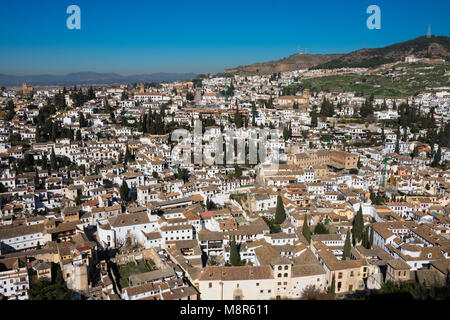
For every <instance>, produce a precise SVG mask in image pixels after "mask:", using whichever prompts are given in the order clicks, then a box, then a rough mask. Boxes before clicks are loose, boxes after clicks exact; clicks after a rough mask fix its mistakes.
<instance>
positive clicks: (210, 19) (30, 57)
mask: <svg viewBox="0 0 450 320" xmlns="http://www.w3.org/2000/svg"><path fill="white" fill-rule="evenodd" d="M72 4H76V5H78V6H79V7H80V9H81V30H68V29H67V27H66V20H67V18H68V17H69V14H67V13H66V9H67V7H68V6H69V5H72ZM372 4H375V5H378V6H379V7H380V8H381V30H369V29H367V27H366V20H367V18H368V17H369V14H367V13H366V9H367V7H368V6H369V5H372ZM449 12H450V1H448V0H427V1H417V0H409V1H407V0H395V1H393V0H389V1H381V0H370V1H365V0H360V1H352V0H346V1H314V0H309V1H303V0H295V1H291V0H259V1H253V0H248V1H244V0H241V1H235V0H230V1H216V0H209V1H203V0H201V1H198V0H192V1H186V0H183V1H176V0H173V1H167V0H166V1H161V0H159V1H154V0H141V1H133V0H128V1H103V0H87V1H84V0H70V1H66V0H54V1H49V0H40V1H35V0H34V1H32V0H22V1H13V0H8V1H6V0H0V73H3V74H16V75H26V74H66V73H70V72H80V71H95V72H116V73H120V74H124V75H126V74H139V73H153V72H195V73H208V72H209V73H216V72H220V71H222V70H223V69H224V68H229V67H235V66H238V65H246V64H251V63H254V62H264V61H269V60H274V59H280V58H283V57H287V56H289V55H291V54H294V53H296V52H298V48H299V47H301V48H307V50H308V53H346V52H350V51H353V50H357V49H360V48H363V47H365V48H374V47H381V46H386V45H389V44H393V43H396V42H400V41H405V40H410V39H413V38H416V37H418V36H422V35H425V34H426V32H427V28H428V24H431V25H432V33H433V34H435V35H446V36H449V35H450V22H449V19H448V14H449Z"/></svg>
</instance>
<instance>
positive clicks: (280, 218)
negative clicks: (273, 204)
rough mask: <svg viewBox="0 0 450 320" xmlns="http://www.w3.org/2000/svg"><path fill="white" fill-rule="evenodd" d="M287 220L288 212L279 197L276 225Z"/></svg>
mask: <svg viewBox="0 0 450 320" xmlns="http://www.w3.org/2000/svg"><path fill="white" fill-rule="evenodd" d="M284 220H286V211H285V210H284V204H283V199H281V196H280V195H278V197H277V209H276V211H275V223H277V224H282V223H283V222H284Z"/></svg>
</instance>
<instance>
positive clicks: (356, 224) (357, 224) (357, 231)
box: [352, 206, 364, 240]
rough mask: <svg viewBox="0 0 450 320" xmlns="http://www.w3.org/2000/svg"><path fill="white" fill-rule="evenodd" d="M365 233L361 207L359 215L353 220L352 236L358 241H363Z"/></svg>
mask: <svg viewBox="0 0 450 320" xmlns="http://www.w3.org/2000/svg"><path fill="white" fill-rule="evenodd" d="M363 231H364V219H363V215H362V207H361V206H360V207H359V210H358V213H357V214H356V216H355V218H354V219H353V227H352V234H353V237H354V238H355V239H356V240H362V237H363Z"/></svg>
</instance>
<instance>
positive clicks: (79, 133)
mask: <svg viewBox="0 0 450 320" xmlns="http://www.w3.org/2000/svg"><path fill="white" fill-rule="evenodd" d="M76 139H77V141H81V130H77V133H76Z"/></svg>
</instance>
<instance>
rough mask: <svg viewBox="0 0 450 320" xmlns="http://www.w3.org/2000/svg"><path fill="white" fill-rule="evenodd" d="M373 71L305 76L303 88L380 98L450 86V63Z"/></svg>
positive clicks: (406, 65)
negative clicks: (315, 76) (306, 77)
mask: <svg viewBox="0 0 450 320" xmlns="http://www.w3.org/2000/svg"><path fill="white" fill-rule="evenodd" d="M377 70H378V71H373V72H371V73H370V74H365V75H359V74H345V75H331V76H324V77H317V78H309V79H304V80H302V82H301V86H300V88H301V89H305V88H306V89H310V90H311V92H320V91H327V92H328V91H332V92H355V93H356V94H357V95H359V96H365V97H368V96H370V95H371V94H373V95H374V96H375V97H376V98H406V97H410V96H413V95H416V94H418V93H420V92H423V91H424V90H425V91H436V90H441V88H448V87H450V80H449V76H448V75H449V74H450V66H448V65H444V64H425V63H410V64H409V63H398V64H395V65H393V66H390V67H386V68H383V69H377Z"/></svg>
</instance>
